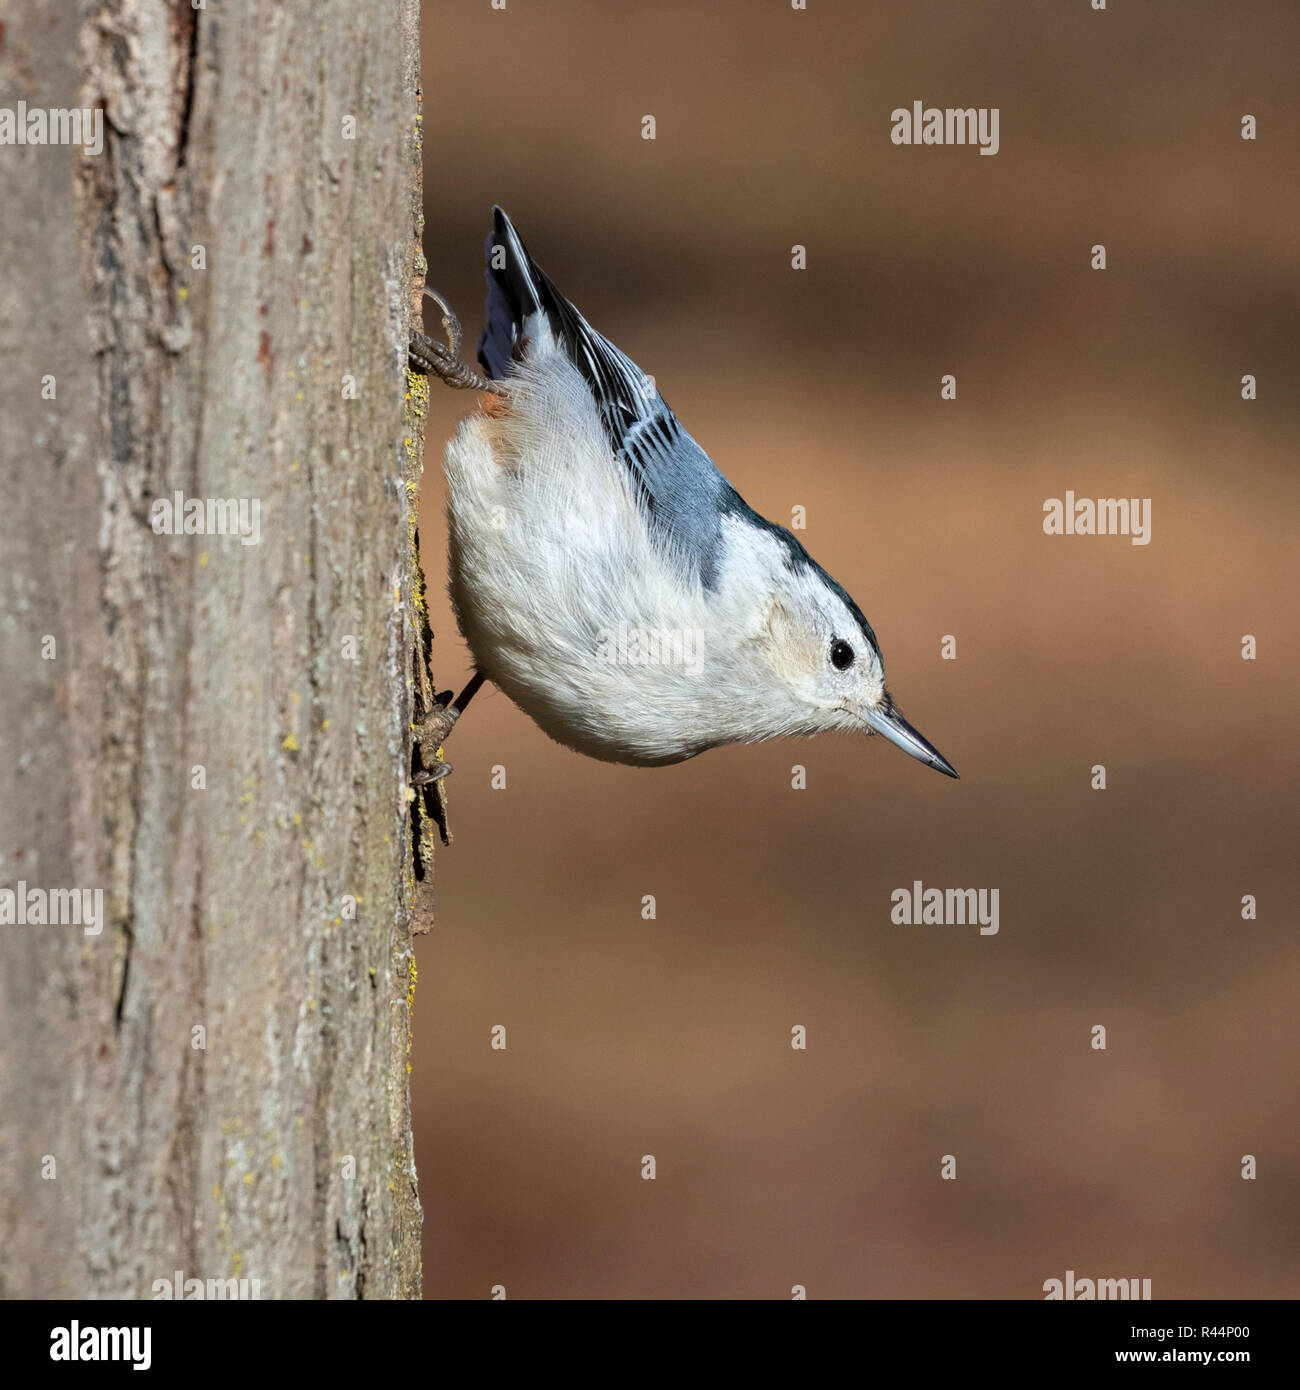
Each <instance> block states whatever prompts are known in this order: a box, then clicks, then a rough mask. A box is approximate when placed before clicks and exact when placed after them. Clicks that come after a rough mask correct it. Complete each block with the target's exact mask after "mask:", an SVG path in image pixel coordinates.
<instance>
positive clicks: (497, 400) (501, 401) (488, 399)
mask: <svg viewBox="0 0 1300 1390" xmlns="http://www.w3.org/2000/svg"><path fill="white" fill-rule="evenodd" d="M478 404H479V409H480V410H481V411H482V412H483V413H484V414H485V415H490V416H492V418H493V419H494V420H500V419H501V418H502V417H503V416H505V415H507V414H509V411H510V401H509V400H508V399H507V397H505V396H497V395H494V394H493V393H492V392H491V391H483V392H480V394H479V398H478Z"/></svg>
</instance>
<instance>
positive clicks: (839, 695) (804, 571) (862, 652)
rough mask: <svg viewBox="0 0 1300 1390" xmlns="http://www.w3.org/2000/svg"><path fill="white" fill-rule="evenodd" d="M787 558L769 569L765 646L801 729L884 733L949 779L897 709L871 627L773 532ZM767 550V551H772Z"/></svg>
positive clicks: (801, 553)
mask: <svg viewBox="0 0 1300 1390" xmlns="http://www.w3.org/2000/svg"><path fill="white" fill-rule="evenodd" d="M767 539H768V541H769V542H771V541H775V543H776V544H777V546H778V547H779V550H783V551H784V552H785V553H784V555H780V554H779V551H778V552H777V553H778V558H779V563H777V564H774V565H772V566H771V567H770V568H769V569H768V574H767V580H768V594H767V602H766V613H765V631H764V633H763V637H762V646H763V648H764V654H765V658H766V661H767V663H768V665H769V666H770V668H771V671H772V675H773V677H774V681H775V684H776V686H777V688H778V689H779V691H780V694H781V699H780V704H781V705H782V706H784V708H785V709H786V710H787V711H791V712H792V722H795V721H798V720H800V719H802V721H803V728H802V729H801V730H800V732H806V733H821V732H824V731H829V730H836V729H838V730H857V731H861V732H865V733H867V734H883V735H884V737H885V738H887V739H888V740H889V741H890V742H891V743H895V744H897V745H898V747H899V748H901V749H902V750H903V751H904V752H905V753H909V754H911V756H912V757H914V758H916V759H918V760H919V761H920V762H923V763H926V764H928V765H929V766H930V767H933V768H935V769H936V770H937V771H939V772H942V773H945V774H946V775H947V776H949V777H956V776H957V771H956V769H955V768H954V767H953V766H952V764H951V763H949V762H948V760H947V759H946V758H945V757H944V756H943V755H942V754H941V753H940V752H939V751H938V749H936V748H935V747H934V746H933V745H932V744H930V743H929V742H928V741H927V740H926V739H924V738H923V737H922V736H921V735H920V734H919V733H917V731H916V730H915V729H914V728H912V726H911V725H910V724H909V723H908V722H907V721H906V720H905V719H904V718H903V716H902V715H901V714H900V713H899V712H898V710H897V709H896V708H895V707H894V702H893V698H892V697H891V696H890V694H889V691H888V689H887V688H886V685H885V663H884V658H883V657H882V656H881V654H880V646H879V644H878V643H877V641H876V635H875V633H874V632H873V631H872V630H871V625H870V624H869V623H868V622H867V620H866V618H865V617H863V615H862V611H861V609H859V607H858V606H857V604H856V603H854V601H853V600H852V598H850V597H849V595H848V593H847V592H846V591H845V590H844V589H843V588H842V587H841V586H840V585H839V584H837V583H836V582H835V580H833V579H832V578H831V577H830V575H828V574H827V573H826V571H825V570H823V569H822V568H821V566H820V565H818V564H817V563H816V562H815V561H814V560H813V559H812V558H811V556H809V555H808V553H807V551H805V550H804V549H803V547H802V546H801V545H799V543H798V542H797V541H796V540H795V539H794V537H793V536H791V535H789V533H788V532H785V531H782V530H780V529H779V528H777V527H770V530H769V531H768V538H767ZM764 548H767V547H766V546H765V547H764Z"/></svg>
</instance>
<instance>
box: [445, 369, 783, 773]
mask: <svg viewBox="0 0 1300 1390" xmlns="http://www.w3.org/2000/svg"><path fill="white" fill-rule="evenodd" d="M545 348H546V345H545V344H542V345H541V349H542V350H530V353H529V359H528V360H527V361H526V362H525V363H524V364H522V365H521V367H520V368H519V374H518V375H517V376H516V377H514V378H512V382H511V394H510V396H509V398H508V400H507V402H506V404H505V406H504V408H499V407H498V408H496V413H480V414H477V415H475V416H472V417H471V418H470V419H468V420H466V421H465V422H464V424H463V425H462V427H461V429H460V431H459V433H458V434H457V435H456V437H455V438H454V439H453V440H452V442H451V444H450V445H449V446H448V450H447V464H446V469H447V482H448V497H449V501H448V516H449V523H450V531H451V594H452V599H453V602H454V603H455V606H456V611H457V616H458V618H459V621H460V626H461V631H462V633H463V634H464V636H465V640H466V641H467V642H468V643H469V646H470V649H471V651H472V652H473V653H474V657H475V661H476V663H477V665H478V667H479V669H480V670H481V671H483V672H484V674H486V675H487V676H488V677H489V678H490V679H491V680H492V681H494V682H495V683H496V684H497V685H498V686H500V688H501V689H502V690H504V691H505V692H506V694H507V695H509V696H510V697H511V699H513V700H514V701H515V702H516V704H518V705H519V706H520V707H521V708H523V709H524V710H525V711H526V712H527V713H528V714H530V715H531V716H532V717H533V719H535V720H536V721H537V723H538V724H540V725H541V727H542V728H543V729H545V730H546V732H547V733H549V734H550V735H551V736H552V737H553V738H555V739H557V740H558V741H559V742H561V743H564V744H566V745H568V746H569V747H571V748H575V749H577V750H578V751H580V752H583V753H587V754H589V755H591V756H594V757H597V758H604V759H607V760H610V761H615V762H629V763H637V764H642V765H655V764H659V763H667V762H677V761H680V760H681V759H683V758H688V757H691V756H693V755H694V754H695V753H698V752H701V751H703V749H705V748H707V747H711V746H713V745H714V744H717V743H723V742H728V741H731V740H732V739H734V738H742V737H752V736H753V733H752V730H753V728H754V712H753V710H752V709H751V706H752V704H753V702H754V701H755V700H756V699H763V698H767V697H766V696H765V694H764V692H765V690H766V689H770V685H771V681H770V678H769V677H768V676H766V675H765V667H764V664H763V663H764V660H765V654H764V651H763V648H762V641H763V636H764V622H765V615H764V612H763V603H762V597H763V596H762V586H761V585H759V584H755V583H753V582H750V581H751V580H752V575H751V574H750V573H749V571H751V570H752V569H753V565H752V563H750V561H751V559H752V557H747V556H742V555H740V554H739V553H738V551H737V547H734V546H733V547H729V546H727V545H726V544H725V536H724V545H723V552H724V553H723V556H722V565H721V567H720V574H721V582H720V583H719V584H718V585H717V588H716V589H715V590H714V591H713V592H710V593H706V592H705V590H704V588H703V586H702V584H701V583H700V580H699V578H698V575H696V574H694V573H693V572H692V569H691V566H690V565H689V564H685V563H680V562H679V558H678V557H674V556H671V555H668V554H665V553H664V551H663V550H662V548H661V544H660V542H658V541H657V540H656V539H655V537H654V536H653V535H652V533H651V531H650V529H649V527H648V525H647V521H646V519H645V515H644V513H643V512H642V511H641V509H640V508H639V506H638V504H637V501H636V498H635V495H634V493H633V486H632V483H631V481H630V478H629V475H628V472H627V469H626V467H625V465H624V464H623V463H622V462H621V461H620V460H618V459H617V458H615V457H614V455H613V453H612V452H611V450H610V447H609V444H608V442H607V440H606V438H605V436H604V433H603V431H602V429H601V425H600V420H599V418H598V416H597V413H596V408H595V404H594V402H593V400H592V397H591V395H590V393H589V391H588V389H587V386H586V383H585V382H584V381H583V379H582V377H581V376H580V374H579V373H578V371H577V370H576V368H574V367H573V366H572V364H571V363H570V362H569V361H568V360H567V358H566V357H564V356H563V354H561V353H560V352H558V351H553V350H552V351H548V350H545ZM490 408H491V407H490ZM726 531H727V528H726V526H725V524H724V532H726ZM750 543H751V542H750V541H749V539H748V538H741V542H740V544H741V546H747V545H749V544H750ZM728 552H731V553H728ZM742 560H743V561H744V562H745V563H740V562H741V561H742ZM720 615H725V616H724V617H723V620H722V621H721V622H720Z"/></svg>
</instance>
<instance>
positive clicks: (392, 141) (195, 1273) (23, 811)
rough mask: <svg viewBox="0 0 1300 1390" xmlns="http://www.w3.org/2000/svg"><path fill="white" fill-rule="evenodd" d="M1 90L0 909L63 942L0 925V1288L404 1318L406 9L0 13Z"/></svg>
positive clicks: (101, 3)
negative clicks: (179, 1283) (77, 117)
mask: <svg viewBox="0 0 1300 1390" xmlns="http://www.w3.org/2000/svg"><path fill="white" fill-rule="evenodd" d="M19 101H25V102H26V103H27V105H28V107H29V108H30V107H44V108H49V107H62V108H71V107H89V108H94V107H102V109H103V111H104V145H103V150H102V153H99V154H97V155H96V154H92V153H87V152H82V151H79V150H77V149H75V148H69V147H68V146H66V145H65V146H58V145H27V146H25V147H22V146H14V145H3V146H0V170H2V171H3V189H4V197H3V199H0V245H3V246H4V247H5V251H4V271H3V276H2V280H0V354H2V363H0V415H2V418H3V422H4V430H3V441H2V442H0V469H2V470H3V473H2V477H3V489H4V492H3V496H4V504H5V516H4V523H3V526H2V527H0V548H2V550H3V553H2V554H0V583H2V584H3V590H2V591H0V688H2V690H3V694H2V695H0V701H3V730H2V734H0V736H2V737H3V744H2V745H0V768H2V769H3V771H2V772H0V798H2V804H3V811H2V812H0V817H2V819H0V888H4V889H11V890H15V891H16V889H17V887H18V884H19V882H20V881H21V882H24V883H25V884H26V885H27V889H28V891H29V892H30V890H31V889H33V888H35V889H37V890H38V896H39V893H41V892H44V893H48V892H50V891H52V890H56V889H64V888H79V889H85V890H92V892H93V890H95V889H102V892H103V920H102V924H101V925H102V930H100V931H99V932H98V933H97V934H93V933H92V934H88V933H87V932H86V930H85V928H84V926H77V925H42V924H33V923H31V922H30V921H29V922H28V923H26V924H20V923H9V924H0V946H2V953H3V959H2V960H0V1175H2V1176H0V1183H2V1184H3V1188H2V1190H0V1248H2V1249H3V1250H4V1252H5V1258H4V1260H3V1261H0V1295H2V1296H4V1297H21V1296H28V1297H31V1296H36V1297H44V1296H51V1295H66V1296H117V1297H150V1296H153V1294H154V1283H155V1281H160V1280H166V1281H167V1282H168V1283H169V1284H173V1281H174V1277H175V1272H176V1271H178V1270H179V1271H181V1273H182V1277H183V1278H184V1279H192V1278H197V1279H204V1280H207V1279H232V1278H243V1279H248V1280H250V1281H251V1280H253V1279H256V1280H258V1281H259V1284H260V1295H261V1296H262V1297H264V1298H269V1297H276V1298H284V1297H368V1298H370V1297H416V1296H418V1295H419V1291H420V1274H419V1236H420V1208H419V1199H418V1195H417V1189H416V1178H415V1166H414V1159H413V1154H412V1141H411V1122H410V1103H409V1081H408V1072H409V1066H408V1051H409V1043H410V1014H411V1008H412V1003H413V998H414V988H415V984H414V982H415V968H414V957H413V954H412V951H411V941H410V918H411V912H412V907H413V903H414V895H415V891H416V883H415V877H414V874H413V873H412V849H411V829H410V827H411V815H410V809H411V798H410V795H409V793H408V792H407V778H408V771H409V768H410V760H411V736H410V726H411V720H412V715H413V700H414V698H415V694H416V692H415V690H414V689H413V671H415V670H416V669H417V668H418V662H419V657H418V653H417V647H418V640H417V639H418V628H419V623H420V610H419V605H418V592H419V577H418V565H417V562H416V560H415V556H414V509H415V501H416V485H417V483H418V478H419V472H420V469H421V466H422V460H421V430H420V417H421V416H422V413H423V409H422V407H423V400H424V395H423V392H424V389H425V384H424V381H423V379H422V378H412V377H410V376H409V374H408V372H407V370H406V343H407V337H408V333H409V329H410V326H411V323H412V311H413V309H414V308H415V306H416V305H417V304H418V294H419V287H420V285H422V283H423V279H424V265H423V259H422V257H421V255H420V250H419V236H420V232H421V222H422V218H421V184H420V114H419V113H420V84H419V46H418V5H417V0H385V3H374V4H368V5H355V4H353V3H352V0H282V3H279V4H270V3H254V0H207V5H206V7H205V8H202V9H197V10H196V9H192V8H191V5H190V3H189V0H172V2H171V3H167V2H166V0H82V3H81V5H80V6H73V5H68V6H58V7H51V6H49V5H48V4H47V3H41V0H11V4H10V6H9V7H8V9H7V14H6V16H5V18H4V22H3V26H0V107H10V108H14V107H16V106H17V103H18V102H19ZM46 378H53V381H54V390H55V396H54V398H53V399H46V398H43V391H42V386H43V380H44V379H46ZM46 387H47V389H46V392H45V393H44V394H46V395H48V382H46ZM178 492H179V493H181V494H183V497H184V498H185V499H242V500H243V501H244V502H245V503H246V504H247V507H248V510H247V511H246V513H245V515H246V517H248V516H251V515H252V507H253V503H254V502H256V503H257V504H258V505H259V507H260V512H259V516H260V537H259V539H258V541H257V543H256V544H251V543H250V544H245V543H244V538H241V537H239V536H229V535H213V534H180V535H170V534H159V533H158V532H157V530H156V529H155V523H156V521H157V519H158V517H159V512H158V510H157V509H156V508H155V505H154V504H155V501H156V499H173V498H174V495H175V494H176V493H178ZM15 901H16V900H15ZM92 901H93V899H92ZM249 1287H250V1288H251V1285H250V1286H249Z"/></svg>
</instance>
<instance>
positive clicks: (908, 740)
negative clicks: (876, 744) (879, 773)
mask: <svg viewBox="0 0 1300 1390" xmlns="http://www.w3.org/2000/svg"><path fill="white" fill-rule="evenodd" d="M862 717H863V719H865V720H866V721H867V724H868V725H869V726H870V727H871V728H872V729H873V730H874V731H875V732H876V733H878V734H884V736H885V737H886V738H887V739H888V740H889V741H890V743H896V744H897V745H898V746H899V747H900V748H901V749H902V750H903V752H904V753H910V754H911V755H912V757H914V758H915V759H917V761H918V762H923V763H928V764H929V765H930V766H931V767H932V768H935V769H936V770H937V771H939V772H942V773H943V774H944V775H945V776H947V777H956V776H957V769H956V768H955V767H953V765H952V764H951V763H950V762H949V761H948V759H947V758H945V757H944V756H943V754H942V753H940V752H939V750H938V749H937V748H936V747H935V746H934V744H932V743H930V742H929V741H928V740H927V739H924V738H922V737H921V735H920V734H918V733H917V732H916V730H915V729H914V728H912V726H911V725H910V724H909V723H908V722H907V720H906V719H904V718H903V716H902V715H901V714H899V712H898V711H897V710H896V709H894V707H893V706H892V705H891V706H890V707H889V708H888V709H884V710H875V709H864V710H863V711H862Z"/></svg>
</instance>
